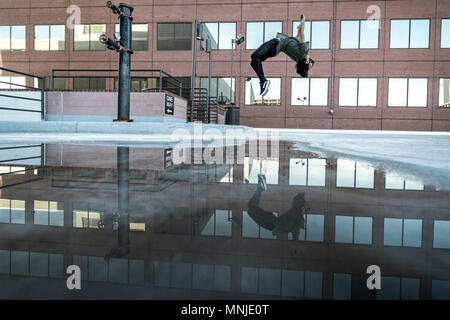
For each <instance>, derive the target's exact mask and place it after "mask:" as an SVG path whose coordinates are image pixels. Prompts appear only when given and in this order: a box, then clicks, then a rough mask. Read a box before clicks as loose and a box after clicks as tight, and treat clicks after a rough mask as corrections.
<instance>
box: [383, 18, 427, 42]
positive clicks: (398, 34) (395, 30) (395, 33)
mask: <svg viewBox="0 0 450 320" xmlns="http://www.w3.org/2000/svg"><path fill="white" fill-rule="evenodd" d="M429 44H430V20H429V19H402V20H391V36H390V48H391V49H418V48H425V49H427V48H429Z"/></svg>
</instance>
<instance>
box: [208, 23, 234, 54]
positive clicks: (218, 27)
mask: <svg viewBox="0 0 450 320" xmlns="http://www.w3.org/2000/svg"><path fill="white" fill-rule="evenodd" d="M206 23H210V24H211V23H216V24H217V46H219V43H220V24H222V23H234V34H235V35H237V21H209V22H208V21H206V22H202V24H206ZM230 42H231V39H230ZM205 46H206V44H205V43H204V42H203V41H202V47H205ZM232 47H233V46H232ZM226 50H229V51H231V50H234V51H235V50H236V45H235V46H234V48H230V49H220V48H217V49H213V48H211V51H226Z"/></svg>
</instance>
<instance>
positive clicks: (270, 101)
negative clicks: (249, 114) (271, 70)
mask: <svg viewBox="0 0 450 320" xmlns="http://www.w3.org/2000/svg"><path fill="white" fill-rule="evenodd" d="M267 80H270V87H269V90H268V91H267V94H266V95H265V96H264V97H261V95H260V94H259V93H260V92H261V86H260V84H259V79H258V78H246V79H245V104H246V105H269V106H279V105H280V104H281V78H267Z"/></svg>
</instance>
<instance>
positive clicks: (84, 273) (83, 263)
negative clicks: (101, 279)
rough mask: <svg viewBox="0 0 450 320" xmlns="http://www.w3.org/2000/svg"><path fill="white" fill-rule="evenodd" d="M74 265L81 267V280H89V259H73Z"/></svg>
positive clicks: (74, 257)
mask: <svg viewBox="0 0 450 320" xmlns="http://www.w3.org/2000/svg"><path fill="white" fill-rule="evenodd" d="M72 263H73V264H74V265H77V266H79V267H80V271H81V280H87V279H88V257H87V256H77V255H74V256H73V257H72Z"/></svg>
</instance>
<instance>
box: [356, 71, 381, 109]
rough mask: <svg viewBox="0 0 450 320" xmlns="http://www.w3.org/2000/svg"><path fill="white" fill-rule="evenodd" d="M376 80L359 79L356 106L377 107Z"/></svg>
mask: <svg viewBox="0 0 450 320" xmlns="http://www.w3.org/2000/svg"><path fill="white" fill-rule="evenodd" d="M377 84H378V79H364V78H360V79H359V93H358V106H360V107H375V106H376V105H377Z"/></svg>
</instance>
